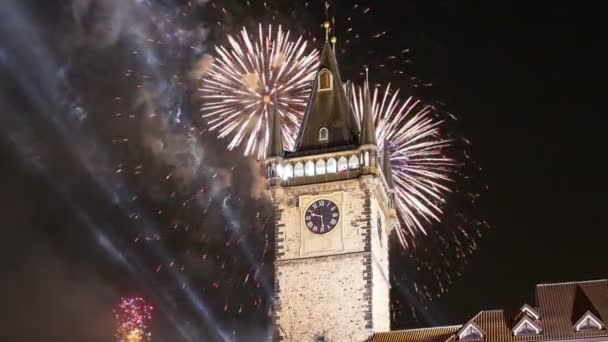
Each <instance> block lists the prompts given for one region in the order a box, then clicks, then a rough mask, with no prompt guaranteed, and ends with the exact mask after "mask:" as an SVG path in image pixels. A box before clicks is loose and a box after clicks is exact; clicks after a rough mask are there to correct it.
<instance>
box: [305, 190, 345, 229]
mask: <svg viewBox="0 0 608 342" xmlns="http://www.w3.org/2000/svg"><path fill="white" fill-rule="evenodd" d="M339 220H340V210H339V209H338V206H337V205H336V203H334V202H332V201H330V200H326V199H320V200H316V201H314V202H312V203H311V204H310V205H309V206H308V208H306V212H305V213H304V224H306V227H307V228H308V229H309V230H310V231H311V232H313V233H316V234H325V233H327V232H330V231H331V230H333V229H334V228H336V225H337V224H338V221H339Z"/></svg>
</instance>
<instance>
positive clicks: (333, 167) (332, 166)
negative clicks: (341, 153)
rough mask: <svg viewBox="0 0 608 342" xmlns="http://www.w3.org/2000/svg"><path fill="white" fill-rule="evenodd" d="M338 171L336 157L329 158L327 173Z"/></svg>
mask: <svg viewBox="0 0 608 342" xmlns="http://www.w3.org/2000/svg"><path fill="white" fill-rule="evenodd" d="M335 172H336V160H335V159H334V158H329V159H328V160H327V173H335Z"/></svg>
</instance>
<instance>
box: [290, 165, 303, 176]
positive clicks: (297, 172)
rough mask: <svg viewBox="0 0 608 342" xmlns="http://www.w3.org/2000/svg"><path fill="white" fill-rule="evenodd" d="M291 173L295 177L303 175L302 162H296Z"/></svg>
mask: <svg viewBox="0 0 608 342" xmlns="http://www.w3.org/2000/svg"><path fill="white" fill-rule="evenodd" d="M293 174H294V176H296V177H302V176H304V164H302V163H300V162H298V163H297V164H296V167H295V168H294V170H293Z"/></svg>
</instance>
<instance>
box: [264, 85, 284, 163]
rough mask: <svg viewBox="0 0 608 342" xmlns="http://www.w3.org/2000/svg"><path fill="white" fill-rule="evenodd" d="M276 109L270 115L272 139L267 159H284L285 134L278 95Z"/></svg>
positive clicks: (275, 96)
mask: <svg viewBox="0 0 608 342" xmlns="http://www.w3.org/2000/svg"><path fill="white" fill-rule="evenodd" d="M273 103H274V108H273V110H272V114H271V115H270V137H269V140H270V142H269V144H268V150H267V151H266V152H267V153H266V158H272V157H283V154H284V151H283V132H282V131H281V117H280V116H279V110H278V107H279V106H277V93H276V91H275V93H274V100H273Z"/></svg>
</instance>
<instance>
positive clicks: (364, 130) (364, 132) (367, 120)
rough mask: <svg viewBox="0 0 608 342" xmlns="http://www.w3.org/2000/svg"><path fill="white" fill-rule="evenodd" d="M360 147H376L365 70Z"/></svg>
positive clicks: (366, 71)
mask: <svg viewBox="0 0 608 342" xmlns="http://www.w3.org/2000/svg"><path fill="white" fill-rule="evenodd" d="M361 145H376V128H375V125H374V118H373V116H372V103H371V98H370V94H369V76H368V70H367V67H366V68H365V85H364V86H363V118H362V120H361Z"/></svg>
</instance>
